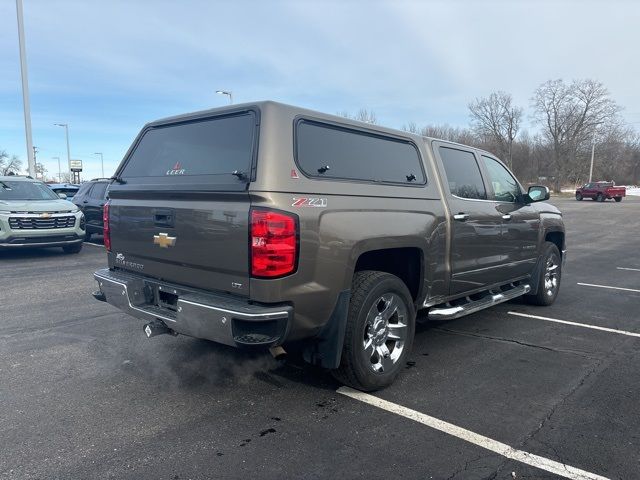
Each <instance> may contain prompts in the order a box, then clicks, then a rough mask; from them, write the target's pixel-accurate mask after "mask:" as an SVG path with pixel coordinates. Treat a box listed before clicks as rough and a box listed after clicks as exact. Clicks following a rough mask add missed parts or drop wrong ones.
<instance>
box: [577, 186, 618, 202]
mask: <svg viewBox="0 0 640 480" xmlns="http://www.w3.org/2000/svg"><path fill="white" fill-rule="evenodd" d="M626 194H627V189H626V188H625V187H616V186H615V185H614V184H613V182H591V183H585V184H584V185H583V186H582V187H580V188H578V189H576V200H578V201H581V200H582V199H583V198H591V199H592V200H597V201H598V202H604V201H605V200H609V199H611V198H613V199H614V200H615V201H616V202H621V201H622V198H623V197H624V196H626Z"/></svg>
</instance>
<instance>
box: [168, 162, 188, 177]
mask: <svg viewBox="0 0 640 480" xmlns="http://www.w3.org/2000/svg"><path fill="white" fill-rule="evenodd" d="M185 171H186V170H185V169H184V168H182V165H180V162H176V164H175V165H174V166H173V168H170V169H169V170H167V173H166V174H165V175H184V172H185Z"/></svg>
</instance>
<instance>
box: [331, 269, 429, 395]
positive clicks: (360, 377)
mask: <svg viewBox="0 0 640 480" xmlns="http://www.w3.org/2000/svg"><path fill="white" fill-rule="evenodd" d="M415 317H416V312H415V308H414V306H413V300H412V298H411V294H410V293H409V289H408V288H407V286H406V285H405V284H404V282H403V281H402V280H400V279H399V278H398V277H396V276H395V275H391V274H389V273H385V272H377V271H369V270H368V271H362V272H356V273H355V275H354V277H353V285H352V290H351V300H350V302H349V313H348V317H347V326H346V331H345V337H344V344H343V347H342V358H341V361H340V366H339V367H338V369H337V370H334V371H333V372H332V374H333V376H334V377H335V378H336V379H337V380H339V381H340V382H342V383H344V384H346V385H349V386H351V387H353V388H357V389H358V390H363V391H373V390H379V389H381V388H384V387H387V386H388V385H391V383H393V381H394V380H395V378H396V377H397V376H398V374H399V373H400V371H401V370H402V367H403V366H404V364H405V361H406V358H407V356H408V355H409V351H410V350H411V345H412V343H413V337H414V334H415Z"/></svg>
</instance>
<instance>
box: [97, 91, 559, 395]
mask: <svg viewBox="0 0 640 480" xmlns="http://www.w3.org/2000/svg"><path fill="white" fill-rule="evenodd" d="M109 198H110V200H109V201H108V202H107V204H105V206H104V215H103V217H104V218H103V220H104V241H105V246H106V251H107V261H108V266H107V268H103V269H101V270H98V271H97V272H95V275H94V276H95V279H96V281H97V283H98V290H96V292H95V293H94V296H95V298H96V299H98V300H101V301H106V302H108V303H110V304H111V305H113V306H115V307H117V308H119V309H121V310H122V311H123V312H126V313H128V314H130V315H131V316H133V317H136V318H138V319H141V320H143V321H144V325H143V328H144V331H145V332H146V334H147V336H149V337H152V336H154V335H157V334H160V333H171V334H183V335H188V336H192V337H196V338H203V339H208V340H212V341H214V342H219V343H223V344H226V345H231V346H236V347H263V348H266V347H269V348H271V349H272V350H274V349H281V350H282V349H288V348H289V346H291V347H292V348H295V349H297V350H302V352H303V355H304V358H305V359H306V360H307V361H308V362H310V363H312V364H315V365H320V366H322V367H325V368H327V369H330V370H332V372H333V374H334V376H335V377H336V378H338V379H339V380H340V381H342V382H343V383H345V384H347V385H351V386H353V387H355V388H358V389H362V390H376V389H380V388H383V387H385V386H387V385H389V384H390V383H391V382H392V381H393V380H394V378H395V377H396V376H397V375H398V373H399V372H400V371H401V369H402V368H403V366H404V364H405V362H406V359H407V355H408V354H409V351H410V349H411V345H412V342H413V337H414V332H415V322H416V313H417V311H418V310H424V311H425V315H421V318H422V317H425V316H426V317H427V318H430V319H437V320H447V319H455V318H458V317H461V316H463V315H467V314H470V313H473V312H476V311H479V310H481V309H484V308H487V307H490V306H492V305H496V304H498V303H501V302H505V301H508V300H510V299H513V298H516V297H518V296H525V298H526V299H527V300H528V301H530V302H531V303H534V304H537V305H549V304H551V303H553V301H554V300H555V299H556V296H557V295H558V291H559V287H560V280H561V270H562V265H563V260H564V259H565V230H564V225H563V221H562V215H561V213H560V211H559V210H558V209H557V208H556V207H554V206H552V205H550V204H548V203H545V202H544V201H545V200H547V199H548V198H549V190H548V189H547V188H546V187H539V186H533V187H530V188H529V189H528V190H526V191H525V190H524V189H523V187H522V186H521V184H520V183H519V182H518V180H516V178H515V177H514V175H513V174H512V173H511V172H510V171H509V170H508V169H507V168H506V167H505V166H504V164H503V163H502V162H501V161H500V160H499V159H498V158H496V156H494V155H493V154H491V153H489V152H485V151H482V150H478V149H476V148H473V147H469V146H465V145H460V144H456V143H451V142H447V141H442V140H437V139H433V138H426V137H422V136H419V135H414V134H411V133H408V132H404V131H397V130H392V129H388V128H383V127H380V126H376V125H370V124H366V123H361V122H357V121H353V120H349V119H345V118H340V117H336V116H333V115H326V114H322V113H318V112H315V111H310V110H305V109H302V108H296V107H292V106H288V105H283V104H280V103H275V102H258V103H251V104H244V105H232V106H228V107H225V108H220V109H214V110H208V111H203V112H197V113H192V114H187V115H180V116H176V117H171V118H166V119H163V120H159V121H155V122H152V123H149V124H148V125H146V126H145V127H144V128H143V129H142V131H141V132H140V134H139V135H138V137H137V138H136V139H135V141H134V142H133V145H132V146H131V148H130V149H129V151H128V152H127V153H126V155H125V157H124V159H123V161H122V163H121V164H120V166H119V167H118V169H117V171H116V173H115V176H114V177H113V179H112V182H111V184H110V186H109Z"/></svg>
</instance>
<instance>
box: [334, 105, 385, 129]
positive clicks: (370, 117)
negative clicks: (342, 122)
mask: <svg viewBox="0 0 640 480" xmlns="http://www.w3.org/2000/svg"><path fill="white" fill-rule="evenodd" d="M338 115H340V116H341V117H344V118H350V119H351V120H358V121H359V122H364V123H371V124H372V125H377V123H378V117H376V114H375V113H374V112H373V110H367V109H366V108H361V109H360V110H358V113H356V114H355V115H351V114H350V113H349V112H347V111H344V110H343V111H342V112H338Z"/></svg>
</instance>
